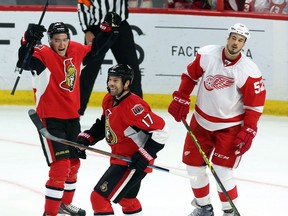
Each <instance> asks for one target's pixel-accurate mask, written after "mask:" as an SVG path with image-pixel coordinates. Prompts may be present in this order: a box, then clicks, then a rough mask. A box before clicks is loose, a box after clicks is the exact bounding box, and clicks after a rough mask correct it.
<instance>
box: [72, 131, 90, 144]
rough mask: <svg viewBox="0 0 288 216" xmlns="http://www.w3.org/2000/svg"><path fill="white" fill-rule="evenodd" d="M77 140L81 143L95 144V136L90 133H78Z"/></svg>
mask: <svg viewBox="0 0 288 216" xmlns="http://www.w3.org/2000/svg"><path fill="white" fill-rule="evenodd" d="M76 142H77V143H79V144H81V145H85V146H90V145H93V144H94V143H93V142H94V138H93V137H92V136H91V135H90V134H88V133H85V132H81V133H79V134H78V136H77V141H76Z"/></svg>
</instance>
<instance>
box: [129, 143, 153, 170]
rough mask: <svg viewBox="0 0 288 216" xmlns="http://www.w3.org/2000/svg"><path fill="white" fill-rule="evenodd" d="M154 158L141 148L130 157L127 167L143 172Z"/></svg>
mask: <svg viewBox="0 0 288 216" xmlns="http://www.w3.org/2000/svg"><path fill="white" fill-rule="evenodd" d="M154 158H156V155H155V156H154V157H152V155H151V154H149V153H148V152H147V151H146V150H145V149H144V148H142V147H141V148H139V149H138V151H137V152H135V153H134V154H133V155H132V157H131V162H130V164H129V167H130V168H131V169H137V170H140V171H142V172H143V171H144V170H145V169H146V168H147V166H148V165H149V162H150V161H151V160H153V159H154Z"/></svg>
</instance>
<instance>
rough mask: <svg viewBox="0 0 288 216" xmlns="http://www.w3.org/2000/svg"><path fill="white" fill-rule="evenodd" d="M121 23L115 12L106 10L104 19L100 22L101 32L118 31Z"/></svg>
mask: <svg viewBox="0 0 288 216" xmlns="http://www.w3.org/2000/svg"><path fill="white" fill-rule="evenodd" d="M120 23H121V17H120V16H119V15H118V14H117V13H115V12H113V11H112V12H108V13H107V14H106V16H105V17H104V21H103V22H102V23H101V24H100V29H101V31H103V32H111V31H113V32H114V33H118V32H119V25H120Z"/></svg>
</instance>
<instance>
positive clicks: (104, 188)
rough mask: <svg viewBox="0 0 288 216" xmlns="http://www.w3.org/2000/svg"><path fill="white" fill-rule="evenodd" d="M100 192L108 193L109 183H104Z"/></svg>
mask: <svg viewBox="0 0 288 216" xmlns="http://www.w3.org/2000/svg"><path fill="white" fill-rule="evenodd" d="M100 190H101V191H102V192H106V191H107V190H108V182H106V181H105V182H103V184H102V185H100Z"/></svg>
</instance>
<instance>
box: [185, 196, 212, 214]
mask: <svg viewBox="0 0 288 216" xmlns="http://www.w3.org/2000/svg"><path fill="white" fill-rule="evenodd" d="M191 204H192V205H193V206H195V207H196V208H195V209H194V211H193V212H192V213H191V214H189V215H188V216H214V212H213V207H212V205H211V204H209V205H205V206H200V205H198V204H197V203H196V200H195V199H193V200H192V202H191Z"/></svg>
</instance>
